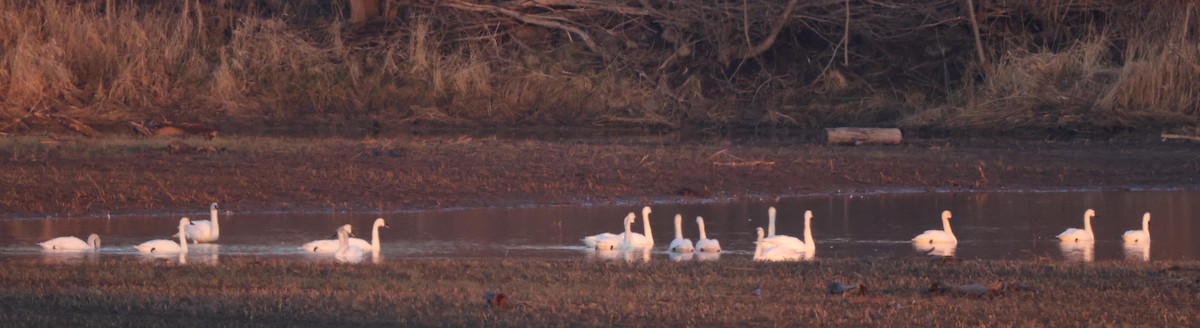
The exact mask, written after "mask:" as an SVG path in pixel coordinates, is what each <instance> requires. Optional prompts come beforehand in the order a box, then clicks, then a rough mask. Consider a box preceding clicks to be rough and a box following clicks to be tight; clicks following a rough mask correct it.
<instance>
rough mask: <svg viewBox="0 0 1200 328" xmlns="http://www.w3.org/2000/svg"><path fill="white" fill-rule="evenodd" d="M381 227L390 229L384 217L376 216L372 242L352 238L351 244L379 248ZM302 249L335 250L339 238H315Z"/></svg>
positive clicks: (320, 251)
mask: <svg viewBox="0 0 1200 328" xmlns="http://www.w3.org/2000/svg"><path fill="white" fill-rule="evenodd" d="M379 228H384V229H390V228H391V227H389V226H388V225H387V223H386V222H384V221H383V218H376V219H375V224H374V225H372V226H371V242H369V243H368V242H367V241H366V240H363V239H362V238H350V239H348V240H349V243H350V245H351V246H354V247H358V248H361V249H364V250H371V251H376V250H379ZM300 248H301V249H303V250H306V251H309V252H315V253H329V252H335V251H337V249H338V241H337V239H323V240H314V241H310V242H308V243H305V244H304V245H303V246H300Z"/></svg>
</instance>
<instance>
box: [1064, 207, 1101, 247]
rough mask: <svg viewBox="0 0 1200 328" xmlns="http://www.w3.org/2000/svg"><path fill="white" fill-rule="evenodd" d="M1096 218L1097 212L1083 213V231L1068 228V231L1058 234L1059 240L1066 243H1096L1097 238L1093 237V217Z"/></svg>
mask: <svg viewBox="0 0 1200 328" xmlns="http://www.w3.org/2000/svg"><path fill="white" fill-rule="evenodd" d="M1093 216H1096V211H1093V210H1092V209H1090V208H1089V209H1088V210H1087V211H1085V212H1083V229H1076V228H1067V230H1066V231H1063V232H1062V233H1060V234H1058V240H1059V241H1062V242H1064V243H1079V242H1084V243H1090V242H1093V241H1095V239H1096V238H1095V236H1094V235H1092V217H1093Z"/></svg>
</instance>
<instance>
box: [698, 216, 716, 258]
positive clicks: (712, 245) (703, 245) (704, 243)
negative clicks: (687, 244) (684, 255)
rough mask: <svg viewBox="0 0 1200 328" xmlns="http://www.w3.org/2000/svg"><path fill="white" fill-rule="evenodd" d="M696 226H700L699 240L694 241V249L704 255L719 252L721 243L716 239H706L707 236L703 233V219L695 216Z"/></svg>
mask: <svg viewBox="0 0 1200 328" xmlns="http://www.w3.org/2000/svg"><path fill="white" fill-rule="evenodd" d="M696 225H697V226H700V240H697V241H696V249H698V250H700V251H701V252H706V253H715V252H720V251H721V243H720V242H718V241H717V240H716V239H708V235H707V234H705V233H704V218H702V217H699V216H697V217H696Z"/></svg>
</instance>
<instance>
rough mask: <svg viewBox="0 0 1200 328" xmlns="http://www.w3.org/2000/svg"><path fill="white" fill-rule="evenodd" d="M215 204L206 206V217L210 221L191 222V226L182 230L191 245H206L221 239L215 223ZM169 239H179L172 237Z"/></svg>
mask: <svg viewBox="0 0 1200 328" xmlns="http://www.w3.org/2000/svg"><path fill="white" fill-rule="evenodd" d="M217 210H218V208H217V203H212V205H209V206H208V212H209V213H208V217H209V218H210V219H211V221H210V220H200V221H195V222H192V224H191V225H189V226H187V229H184V230H183V231H184V233H187V237H188V238H189V239H191V240H192V243H208V242H214V241H217V239H218V238H221V226H220V225H219V224H218V222H217ZM171 237H179V235H173V236H171Z"/></svg>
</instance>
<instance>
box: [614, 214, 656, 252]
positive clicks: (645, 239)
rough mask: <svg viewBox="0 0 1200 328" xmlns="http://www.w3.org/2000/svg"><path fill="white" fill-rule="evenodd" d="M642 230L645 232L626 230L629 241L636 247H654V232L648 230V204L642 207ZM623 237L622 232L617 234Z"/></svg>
mask: <svg viewBox="0 0 1200 328" xmlns="http://www.w3.org/2000/svg"><path fill="white" fill-rule="evenodd" d="M642 231H643V232H645V233H646V234H645V235H643V234H640V233H636V232H626V233H627V234H629V235H630V236H629V243H630V245H632V246H633V247H636V248H651V247H654V233H653V232H651V230H650V206H646V207H643V208H642ZM618 237H619V238H621V239H624V238H625V236H624V234H621V235H620V236H618Z"/></svg>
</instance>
